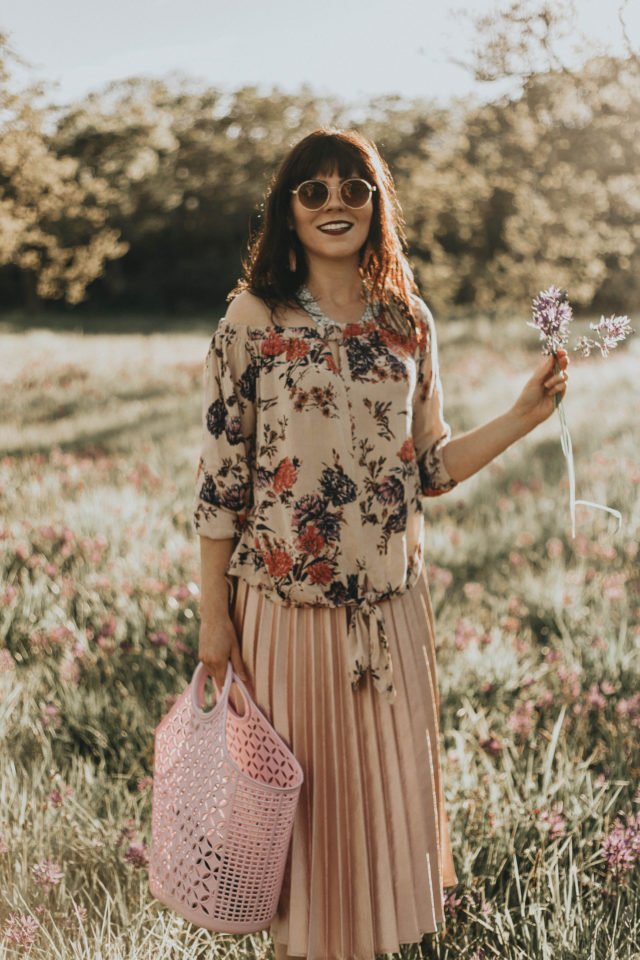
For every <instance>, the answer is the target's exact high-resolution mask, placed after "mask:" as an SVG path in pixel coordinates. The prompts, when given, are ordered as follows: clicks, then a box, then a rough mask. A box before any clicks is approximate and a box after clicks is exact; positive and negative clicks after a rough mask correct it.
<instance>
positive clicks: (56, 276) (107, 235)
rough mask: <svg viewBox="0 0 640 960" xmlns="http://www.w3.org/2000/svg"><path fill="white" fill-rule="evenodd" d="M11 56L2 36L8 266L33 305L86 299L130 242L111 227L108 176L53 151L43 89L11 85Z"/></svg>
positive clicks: (4, 260)
mask: <svg viewBox="0 0 640 960" xmlns="http://www.w3.org/2000/svg"><path fill="white" fill-rule="evenodd" d="M11 59H12V54H11V51H10V50H9V48H8V45H7V42H6V38H5V37H4V36H2V35H0V118H1V119H0V265H2V266H4V265H9V264H11V265H13V266H15V267H16V268H18V269H19V270H20V271H21V272H22V274H23V279H24V283H25V289H26V291H27V298H26V299H27V301H28V304H29V305H31V306H33V304H34V301H35V295H36V294H37V296H39V297H42V298H62V297H64V298H65V299H66V300H67V301H68V302H69V303H78V302H79V301H81V300H82V299H83V298H84V296H85V293H86V288H87V286H88V284H89V283H90V282H91V281H92V280H94V279H95V277H97V276H99V274H100V273H101V271H102V269H103V266H104V263H105V261H106V260H108V259H112V258H114V257H119V256H121V255H122V254H123V253H124V252H125V251H126V249H127V247H126V245H125V244H123V243H122V242H121V241H120V240H119V236H118V232H117V231H116V230H114V229H112V228H110V227H107V226H105V220H106V214H105V209H104V206H105V204H106V203H107V202H108V201H109V198H110V195H111V190H110V188H109V186H108V185H107V183H106V181H104V180H102V179H100V178H97V177H94V176H93V175H92V174H91V172H90V171H89V170H87V169H84V168H83V167H82V166H81V165H80V164H79V163H78V162H77V161H76V160H74V159H73V158H70V157H66V158H61V157H59V156H58V155H57V154H56V152H55V151H54V150H52V149H51V147H50V145H49V143H48V140H47V136H46V133H45V127H46V125H47V123H49V122H50V116H49V112H48V111H47V110H46V109H45V108H43V107H40V106H39V105H38V103H39V101H40V99H41V94H42V91H40V90H38V89H27V90H22V91H19V92H13V91H12V90H11V76H10V71H9V63H10V62H11Z"/></svg>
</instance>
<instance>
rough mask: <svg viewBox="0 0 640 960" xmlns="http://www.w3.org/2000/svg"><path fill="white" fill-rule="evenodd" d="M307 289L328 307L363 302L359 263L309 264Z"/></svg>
mask: <svg viewBox="0 0 640 960" xmlns="http://www.w3.org/2000/svg"><path fill="white" fill-rule="evenodd" d="M307 288H308V290H309V291H310V292H311V293H312V295H313V296H314V298H315V299H316V300H321V301H322V302H323V303H324V304H326V305H333V306H336V307H345V306H348V305H349V304H352V303H356V302H361V301H362V298H363V297H362V277H361V276H360V272H359V270H358V265H357V262H356V261H354V262H351V261H350V262H348V263H345V262H344V261H338V262H336V263H331V262H329V263H328V262H327V261H322V263H314V262H313V261H311V262H310V264H309V275H308V277H307Z"/></svg>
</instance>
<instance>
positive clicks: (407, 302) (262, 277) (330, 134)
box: [230, 129, 417, 332]
mask: <svg viewBox="0 0 640 960" xmlns="http://www.w3.org/2000/svg"><path fill="white" fill-rule="evenodd" d="M334 170H337V172H338V175H339V176H340V177H342V178H345V177H350V176H352V175H354V174H355V175H356V176H359V177H362V178H363V179H365V180H368V181H369V183H371V184H374V185H375V186H376V188H377V189H376V190H375V191H374V193H373V194H372V203H373V214H372V217H371V226H370V228H369V236H368V238H367V241H366V243H365V244H364V246H363V248H362V249H361V251H360V273H361V275H362V279H363V281H364V282H365V285H366V288H367V293H368V296H369V297H370V299H371V300H377V301H379V302H380V303H381V304H382V305H383V306H385V307H386V308H387V310H386V311H385V313H386V314H391V315H392V317H391V318H390V319H391V321H392V322H391V325H392V326H397V325H398V321H399V325H400V327H401V328H404V330H405V331H406V332H415V330H416V325H415V322H414V321H413V317H412V310H411V294H412V293H413V294H416V293H417V287H416V283H415V280H414V277H413V272H412V270H411V267H410V266H409V263H408V261H407V257H406V254H405V250H406V238H405V233H404V222H403V219H402V211H401V209H400V205H399V203H398V200H397V198H396V192H395V187H394V183H393V179H392V177H391V173H390V172H389V168H388V166H387V164H386V163H385V161H384V160H383V159H382V157H381V156H380V154H379V153H378V150H377V149H376V147H375V145H374V144H373V143H372V142H371V141H370V140H368V139H367V138H366V137H364V136H362V134H360V133H358V132H357V131H355V130H335V129H320V130H314V131H313V133H310V134H308V136H306V137H304V138H303V139H302V140H300V141H299V142H298V143H296V144H295V146H293V147H292V149H291V150H290V151H289V153H288V154H287V155H286V156H285V157H284V159H283V160H282V162H281V164H280V166H279V168H278V170H277V171H276V174H275V176H274V178H273V180H272V182H271V186H270V188H269V190H268V192H267V195H266V198H265V204H264V215H263V219H262V222H261V224H260V226H259V228H258V231H257V232H256V233H255V235H254V236H253V237H252V238H251V240H250V242H249V249H248V256H247V257H246V259H245V261H244V263H243V267H244V277H243V278H242V279H241V280H240V281H239V283H238V285H237V287H236V288H235V290H234V291H233V293H232V294H231V295H230V296H233V295H235V294H236V293H238V292H239V291H240V290H249V291H250V292H251V293H253V294H254V295H255V296H257V297H260V298H261V299H262V300H263V301H264V303H265V304H266V305H267V306H268V307H269V309H270V310H271V311H274V310H275V309H276V308H277V307H279V306H292V307H295V306H297V301H296V299H295V294H296V291H297V290H298V288H299V287H300V286H301V285H302V284H303V283H305V282H306V280H307V274H308V264H307V258H306V255H305V251H304V247H303V246H302V244H301V243H300V240H299V239H298V236H297V234H296V233H295V231H294V230H291V229H290V227H289V219H290V211H291V193H290V191H291V189H295V187H297V186H298V185H299V184H300V183H302V181H303V180H308V179H310V178H312V177H315V176H318V175H319V174H323V175H325V176H329V175H331V174H332V173H333V172H334ZM292 267H293V269H292ZM394 308H395V309H394ZM398 314H399V315H400V316H398ZM403 319H404V322H403ZM407 323H408V324H409V327H410V330H409V331H407V328H406V324H407Z"/></svg>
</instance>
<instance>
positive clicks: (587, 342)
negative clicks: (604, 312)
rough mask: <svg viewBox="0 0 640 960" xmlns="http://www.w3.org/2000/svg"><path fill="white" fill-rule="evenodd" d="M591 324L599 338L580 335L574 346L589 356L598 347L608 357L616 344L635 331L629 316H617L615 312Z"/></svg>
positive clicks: (585, 355)
mask: <svg viewBox="0 0 640 960" xmlns="http://www.w3.org/2000/svg"><path fill="white" fill-rule="evenodd" d="M589 326H590V327H591V329H592V330H593V331H594V332H595V334H596V337H597V339H596V340H594V339H593V338H592V337H579V338H578V340H577V343H576V346H575V347H574V349H575V350H581V351H582V355H583V356H584V357H588V356H589V354H590V353H591V351H592V350H595V349H596V347H597V348H598V349H599V350H600V353H601V354H602V356H603V357H608V356H609V351H610V350H613V349H614V347H615V346H616V344H618V343H621V342H622V341H623V340H626V338H627V337H628V336H629V334H631V333H633V332H634V331H633V330H632V328H631V324H630V322H629V318H628V317H617V316H616V315H615V313H612V314H611V316H610V317H600V320H599V321H598V323H590V324H589Z"/></svg>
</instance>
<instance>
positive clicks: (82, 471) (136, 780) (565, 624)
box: [0, 321, 640, 960]
mask: <svg viewBox="0 0 640 960" xmlns="http://www.w3.org/2000/svg"><path fill="white" fill-rule="evenodd" d="M210 333H211V331H206V330H203V332H202V333H201V334H199V333H197V332H189V333H187V334H182V335H181V334H180V333H179V332H177V333H171V334H169V333H167V334H163V335H155V336H154V335H152V336H142V335H131V336H126V335H120V334H118V335H112V336H108V335H96V336H82V335H79V334H73V333H51V332H47V331H38V330H35V331H31V332H29V333H18V332H12V331H11V330H9V329H5V330H4V331H2V332H0V355H1V356H2V368H1V369H0V399H1V405H2V411H3V417H2V423H1V424H0V551H1V553H0V569H1V571H2V578H1V586H0V631H1V633H0V737H1V738H2V747H1V748H0V958H3V957H13V956H21V955H24V954H27V955H28V956H30V957H37V958H41V957H42V958H44V957H47V958H61V960H62V958H64V960H71V958H87V960H89V958H91V960H96V958H104V960H115V958H118V960H120V958H122V960H124V958H134V957H135V958H149V960H151V958H153V960H159V958H162V960H169V958H182V957H184V958H200V957H207V958H215V957H224V956H233V957H238V958H245V957H246V958H249V957H264V958H268V957H270V956H271V941H270V938H269V936H268V934H267V933H264V934H255V935H253V936H248V937H237V938H233V937H227V936H223V935H214V934H210V933H208V932H207V931H205V930H202V929H197V928H195V927H193V926H192V925H191V924H189V923H187V922H186V921H183V920H182V919H181V918H180V917H179V916H178V915H176V914H174V913H172V912H170V911H168V910H166V909H165V908H164V907H162V906H161V905H160V904H158V902H157V901H155V900H153V898H152V897H151V896H150V894H149V892H148V880H147V869H146V863H147V856H148V843H149V833H150V811H151V790H152V783H151V779H150V778H151V774H152V762H153V733H154V728H155V726H156V724H157V723H158V721H159V720H160V718H161V717H162V716H163V714H164V713H165V712H166V711H167V709H168V708H169V706H170V705H171V703H172V702H173V699H174V698H175V696H176V695H177V694H178V693H179V692H180V691H181V690H182V689H184V686H185V684H186V683H187V682H188V680H189V679H190V676H191V673H192V671H193V667H194V666H195V663H196V656H195V651H196V649H197V631H198V619H197V618H198V593H199V590H198V583H199V572H198V554H197V543H196V539H195V537H194V535H193V533H192V531H191V527H190V520H191V515H190V514H191V500H192V493H193V482H194V476H195V468H196V464H197V457H198V453H199V445H200V404H201V399H200V373H201V365H202V360H203V358H204V354H205V352H206V348H207V342H208V337H209V335H210ZM525 342H527V343H528V346H527V347H526V348H525V346H524V344H525ZM439 343H440V361H441V368H442V377H443V383H444V389H445V412H446V414H447V417H448V419H449V421H450V423H451V425H452V427H453V429H454V432H459V431H461V430H466V429H468V428H470V427H472V426H474V425H477V424H479V423H480V422H481V421H483V420H484V419H487V418H489V417H491V416H493V415H496V414H498V413H500V412H502V411H503V410H504V409H505V408H506V407H507V406H508V405H509V404H510V403H511V401H512V400H513V399H514V398H515V396H516V395H517V392H518V390H519V388H520V386H521V385H522V384H523V383H524V381H525V379H526V378H527V376H528V371H529V370H530V369H531V368H532V367H533V365H534V364H535V363H537V359H538V358H537V344H536V342H535V334H534V333H533V331H530V330H528V329H527V328H526V327H525V326H524V323H523V322H522V321H519V322H518V323H514V324H512V325H509V326H508V327H506V328H503V327H500V328H493V329H492V328H490V327H489V326H487V325H484V324H483V323H481V322H477V323H473V322H471V321H465V322H459V323H456V324H455V325H453V324H452V325H451V326H449V327H447V325H446V324H442V323H441V324H440V325H439ZM639 358H640V337H638V336H636V337H635V338H632V340H631V342H630V343H629V345H628V346H625V347H623V348H621V349H619V350H618V351H617V352H616V353H614V354H613V355H612V356H611V357H610V358H609V359H608V360H606V361H603V360H602V359H600V358H596V357H591V358H590V359H589V360H587V361H583V360H574V362H573V364H572V367H571V378H570V391H569V394H568V396H567V400H566V409H567V416H568V420H569V424H570V427H571V430H572V435H573V442H574V452H575V458H576V478H577V484H578V496H579V497H581V498H583V499H586V500H592V501H596V502H599V503H606V504H608V505H609V506H612V507H615V508H617V509H619V510H620V511H621V512H622V514H623V518H624V519H623V526H622V529H621V530H620V531H619V532H616V523H615V521H614V520H612V519H611V518H610V517H608V515H606V514H603V513H599V512H593V511H586V510H585V509H584V508H579V513H578V534H577V537H576V539H575V540H571V537H570V532H569V531H570V524H569V516H568V509H567V507H568V492H567V482H566V468H565V463H564V459H563V457H562V454H561V451H560V445H559V441H558V422H557V417H555V416H554V417H553V418H552V419H551V420H550V421H548V422H547V423H545V424H544V425H542V426H541V427H540V428H538V430H536V431H535V432H534V433H533V434H531V435H529V436H528V437H527V438H525V439H524V440H523V441H521V442H520V443H519V444H518V445H516V446H515V447H513V448H511V449H510V450H508V451H507V452H506V453H505V454H504V455H503V456H502V457H501V458H499V460H498V461H496V462H495V463H494V464H492V465H491V466H490V467H488V468H487V469H485V470H484V471H483V472H482V473H481V474H479V475H477V476H476V477H474V478H472V479H471V480H469V481H467V482H466V483H465V484H463V485H461V486H459V487H458V488H457V489H456V490H455V491H453V492H452V493H451V494H450V495H449V496H445V497H441V498H438V499H435V500H431V501H427V502H426V503H425V517H426V525H427V564H428V567H429V574H430V580H431V589H432V595H433V601H434V608H435V612H436V617H437V627H438V669H439V683H440V692H441V720H442V766H443V773H444V777H445V796H446V803H447V811H448V815H449V821H450V829H451V837H452V844H453V851H454V859H455V864H456V870H457V873H458V877H459V881H460V882H459V885H458V887H457V889H456V890H455V891H452V892H451V893H450V894H449V896H448V897H447V902H446V915H447V922H446V925H445V926H444V928H443V929H442V930H441V932H440V933H439V934H438V935H434V936H426V937H425V938H424V940H423V943H422V944H421V945H420V946H419V947H418V946H415V945H414V946H408V947H403V956H406V957H419V956H423V957H429V958H432V957H433V958H435V957H438V958H447V960H454V958H455V960H487V958H494V957H499V958H501V960H516V958H517V960H522V958H532V960H547V958H553V960H591V958H593V960H613V958H615V960H631V958H638V957H640V789H639V782H640V572H639V568H638V555H637V551H638V534H639V531H640V454H639V453H638V433H637V424H638V421H639V419H640V379H639V378H638V376H637V370H638V360H639ZM580 509H581V511H582V512H580ZM416 802H419V798H416Z"/></svg>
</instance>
